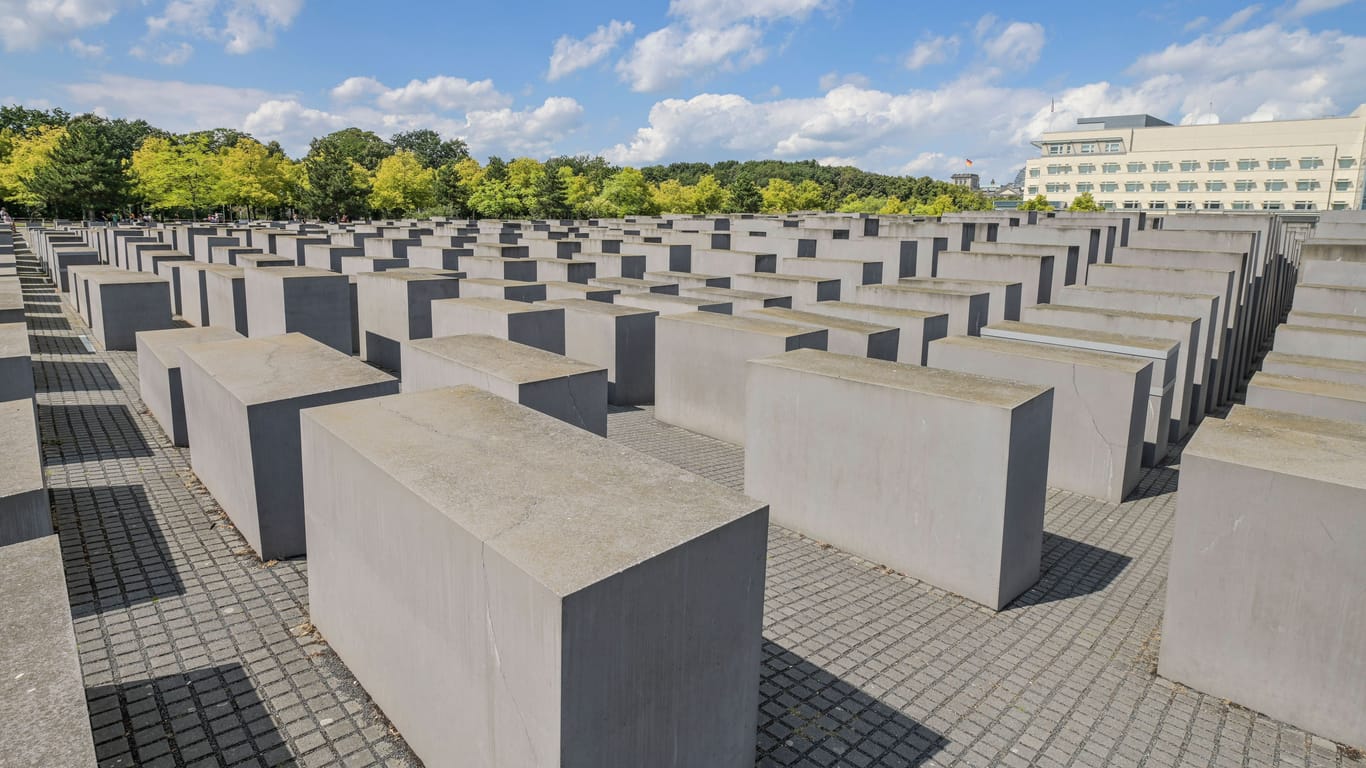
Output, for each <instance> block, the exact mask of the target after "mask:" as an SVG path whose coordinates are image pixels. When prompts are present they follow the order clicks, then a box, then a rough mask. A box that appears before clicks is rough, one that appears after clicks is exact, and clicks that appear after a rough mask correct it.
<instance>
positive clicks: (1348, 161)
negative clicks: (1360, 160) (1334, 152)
mask: <svg viewBox="0 0 1366 768" xmlns="http://www.w3.org/2000/svg"><path fill="white" fill-rule="evenodd" d="M1356 164H1357V161H1356V158H1352V157H1339V158H1338V167H1339V168H1342V169H1347V168H1355V167H1356Z"/></svg>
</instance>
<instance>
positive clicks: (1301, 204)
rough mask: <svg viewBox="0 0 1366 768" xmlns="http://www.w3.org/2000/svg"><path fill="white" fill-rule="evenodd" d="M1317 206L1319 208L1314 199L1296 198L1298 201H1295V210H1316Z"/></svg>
mask: <svg viewBox="0 0 1366 768" xmlns="http://www.w3.org/2000/svg"><path fill="white" fill-rule="evenodd" d="M1315 208H1318V206H1317V205H1314V201H1312V200H1296V201H1295V210H1297V211H1312V210H1314V209H1315Z"/></svg>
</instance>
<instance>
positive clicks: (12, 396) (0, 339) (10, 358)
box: [0, 320, 33, 400]
mask: <svg viewBox="0 0 1366 768" xmlns="http://www.w3.org/2000/svg"><path fill="white" fill-rule="evenodd" d="M19 399H29V400H32V399H33V355H32V353H31V352H30V350H29V344H28V323H25V322H22V320H21V321H20V322H14V323H8V322H0V400H19Z"/></svg>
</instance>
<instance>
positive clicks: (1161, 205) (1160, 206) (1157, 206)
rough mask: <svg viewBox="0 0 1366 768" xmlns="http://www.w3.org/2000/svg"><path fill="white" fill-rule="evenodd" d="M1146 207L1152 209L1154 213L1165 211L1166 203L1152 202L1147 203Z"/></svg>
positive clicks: (1160, 201)
mask: <svg viewBox="0 0 1366 768" xmlns="http://www.w3.org/2000/svg"><path fill="white" fill-rule="evenodd" d="M1148 207H1149V208H1151V209H1153V210H1154V211H1165V210H1166V209H1167V201H1166V200H1153V201H1152V202H1150V203H1148Z"/></svg>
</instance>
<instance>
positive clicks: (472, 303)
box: [431, 281, 564, 355]
mask: <svg viewBox="0 0 1366 768" xmlns="http://www.w3.org/2000/svg"><path fill="white" fill-rule="evenodd" d="M463 289H464V281H462V282H461V291H462V293H463ZM431 308H432V333H431V335H432V336H434V337H441V336H459V335H463V334H481V335H486V336H496V337H498V338H500V339H507V340H509V341H515V342H517V343H519V344H526V345H527V346H531V347H536V348H538V349H544V350H545V351H547V352H553V353H555V354H557V355H562V354H564V310H563V309H561V308H559V307H554V306H549V305H547V304H546V303H544V302H538V303H535V304H529V303H526V302H521V301H508V300H507V299H485V298H459V299H440V300H437V301H433V302H432V303H431Z"/></svg>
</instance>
